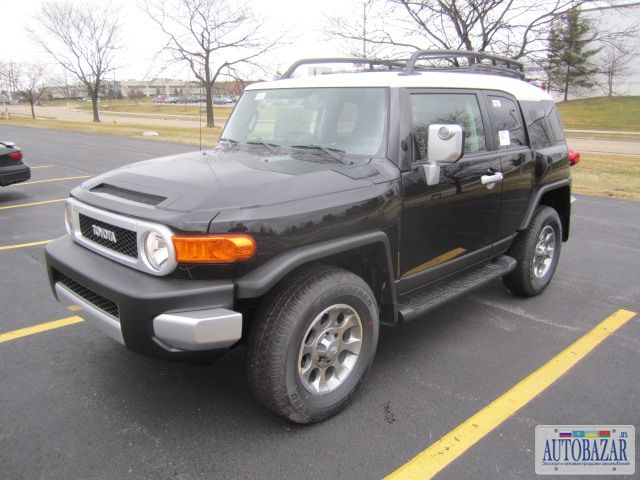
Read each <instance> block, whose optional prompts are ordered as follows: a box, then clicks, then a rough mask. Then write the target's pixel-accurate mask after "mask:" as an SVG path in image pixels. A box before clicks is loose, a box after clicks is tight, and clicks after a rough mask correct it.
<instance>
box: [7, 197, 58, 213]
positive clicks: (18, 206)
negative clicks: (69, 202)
mask: <svg viewBox="0 0 640 480" xmlns="http://www.w3.org/2000/svg"><path fill="white" fill-rule="evenodd" d="M65 200H66V198H57V199H55V200H44V201H42V202H33V203H21V204H18V205H7V206H5V207H0V210H11V209H12V208H23V207H35V206H36V205H46V204H48V203H58V202H64V201H65Z"/></svg>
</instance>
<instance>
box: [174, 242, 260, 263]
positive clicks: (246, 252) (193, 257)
mask: <svg viewBox="0 0 640 480" xmlns="http://www.w3.org/2000/svg"><path fill="white" fill-rule="evenodd" d="M172 240H173V246H174V247H175V249H176V260H177V261H178V263H233V262H244V261H246V260H249V259H250V258H251V257H253V256H254V255H255V253H256V250H257V247H256V241H255V240H254V239H253V238H251V237H250V236H248V235H174V236H173V237H172Z"/></svg>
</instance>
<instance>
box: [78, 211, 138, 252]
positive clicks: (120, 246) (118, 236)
mask: <svg viewBox="0 0 640 480" xmlns="http://www.w3.org/2000/svg"><path fill="white" fill-rule="evenodd" d="M79 217H80V231H81V232H82V236H83V237H85V238H88V239H89V240H91V241H92V242H95V243H97V244H98V245H102V246H103V247H105V248H108V249H109V250H114V251H116V252H118V253H122V254H123V255H127V256H129V257H133V258H138V240H137V237H136V232H134V231H132V230H127V229H126V228H121V227H116V226H115V225H111V224H109V223H106V222H101V221H100V220H96V219H93V218H91V217H88V216H86V215H83V214H82V213H81V214H80V215H79ZM94 226H96V227H100V228H102V229H105V230H108V231H109V232H113V235H114V236H115V240H116V241H115V242H113V241H111V240H108V239H106V238H102V237H99V236H98V235H96V234H95V233H94V231H93V227H94Z"/></svg>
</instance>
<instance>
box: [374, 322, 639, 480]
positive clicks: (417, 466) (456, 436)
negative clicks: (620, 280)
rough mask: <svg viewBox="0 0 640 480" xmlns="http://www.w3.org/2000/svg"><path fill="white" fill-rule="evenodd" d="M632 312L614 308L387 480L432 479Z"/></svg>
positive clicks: (574, 362)
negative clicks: (613, 310) (614, 309)
mask: <svg viewBox="0 0 640 480" xmlns="http://www.w3.org/2000/svg"><path fill="white" fill-rule="evenodd" d="M635 315H636V313H635V312H631V311H629V310H624V309H621V310H618V311H617V312H615V313H614V314H613V315H611V316H610V317H608V318H606V319H605V320H603V321H602V322H601V323H599V324H598V325H597V326H596V327H595V328H593V330H591V331H589V332H588V333H587V334H586V335H584V336H583V337H581V338H580V339H578V340H576V341H575V342H574V343H573V344H571V345H570V346H569V347H568V348H566V349H565V350H563V351H562V352H560V353H559V354H558V355H556V356H555V357H553V358H552V359H551V360H549V361H548V362H547V363H546V364H544V365H543V366H542V367H540V368H539V369H538V370H536V371H535V372H533V373H532V374H531V375H529V376H528V377H527V378H525V379H524V380H522V381H521V382H520V383H518V384H517V385H515V386H514V387H513V388H511V389H510V390H509V391H508V392H506V393H505V394H503V395H502V396H501V397H499V398H497V399H496V400H494V401H493V402H492V403H490V404H489V405H487V406H486V407H484V408H483V409H482V410H480V411H479V412H478V413H476V414H475V415H473V416H472V417H470V418H469V419H467V420H466V421H465V422H464V423H462V424H460V425H459V426H457V427H456V428H454V429H453V430H451V431H450V432H449V433H447V434H446V435H445V436H444V437H442V438H440V439H439V440H438V441H436V442H435V443H434V444H432V445H431V446H430V447H428V448H427V449H426V450H424V451H422V452H421V453H419V454H418V455H417V456H415V457H414V458H413V459H411V460H410V461H409V462H407V463H406V464H404V465H403V466H402V467H400V468H399V469H397V470H396V471H395V472H393V473H391V474H390V475H388V476H387V477H386V478H387V479H389V480H399V479H418V478H419V479H428V478H433V477H434V476H435V475H436V474H437V473H438V472H440V471H441V470H443V469H444V468H445V467H446V466H447V465H449V464H450V463H451V462H453V461H454V460H455V459H456V458H458V457H460V456H461V455H462V454H463V453H464V452H466V451H467V450H468V449H469V448H471V447H472V446H473V445H475V444H476V443H477V442H479V441H480V440H481V439H482V438H483V437H484V436H485V435H487V434H488V433H490V432H491V431H492V430H493V429H495V428H496V427H498V426H499V425H501V424H502V423H503V422H504V421H505V420H507V419H508V418H509V417H511V415H513V414H514V413H516V412H517V411H518V410H520V409H521V408H522V407H524V406H525V405H526V404H527V403H529V402H530V401H531V400H533V399H534V398H535V397H536V396H537V395H539V394H540V393H542V392H543V391H544V390H545V389H546V388H547V387H549V386H550V385H551V384H553V383H554V382H555V381H556V380H558V379H559V378H560V377H561V376H562V375H564V374H565V373H567V372H568V371H569V370H570V369H571V368H572V367H573V366H575V365H576V364H577V363H578V362H579V361H580V360H582V359H583V358H584V357H585V356H586V355H587V354H589V352H591V351H592V350H593V349H595V348H596V347H597V346H598V345H600V344H601V343H602V342H603V341H604V340H606V339H607V337H609V336H610V335H612V334H613V333H614V332H615V331H616V330H618V329H619V328H620V327H622V326H623V325H625V324H626V323H627V322H628V321H629V320H631V319H632V318H633V317H634V316H635Z"/></svg>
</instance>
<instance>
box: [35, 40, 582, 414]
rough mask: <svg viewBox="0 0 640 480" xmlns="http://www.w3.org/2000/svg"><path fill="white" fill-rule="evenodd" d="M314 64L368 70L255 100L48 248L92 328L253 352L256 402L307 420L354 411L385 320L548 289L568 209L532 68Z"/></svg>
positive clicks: (74, 199) (553, 125)
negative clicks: (214, 134)
mask: <svg viewBox="0 0 640 480" xmlns="http://www.w3.org/2000/svg"><path fill="white" fill-rule="evenodd" d="M454 57H456V58H460V57H464V58H465V59H466V60H465V62H466V64H467V66H466V67H455V68H453V67H452V68H448V67H446V66H444V67H443V66H442V65H441V66H440V67H439V68H438V67H437V66H435V67H434V66H433V65H434V62H435V63H436V64H437V63H438V62H442V61H443V59H444V61H447V59H451V58H454ZM425 60H426V62H425ZM323 61H325V62H327V63H339V62H340V63H347V62H349V63H352V64H353V63H357V64H358V66H359V67H360V68H359V69H360V70H361V71H359V72H355V73H336V74H331V75H322V76H310V77H294V76H293V75H292V73H293V72H294V70H295V69H296V68H299V67H300V66H303V65H305V64H309V63H317V62H318V60H317V59H316V60H305V61H300V62H297V63H296V64H294V65H293V66H292V68H291V69H290V70H289V71H288V72H287V73H286V74H285V75H284V76H283V78H281V79H280V80H277V81H274V82H268V83H258V84H254V85H251V86H249V87H248V88H247V89H246V91H245V92H244V94H243V95H242V97H241V98H240V100H239V102H238V104H237V106H236V107H235V109H234V111H233V114H232V115H231V117H230V118H229V121H228V123H227V125H226V127H225V128H224V131H223V133H222V137H221V139H220V143H219V145H218V146H217V147H216V148H214V149H212V150H208V151H199V152H194V153H190V154H184V155H175V156H171V157H166V158H161V159H155V160H150V161H144V162H140V163H136V164H132V165H129V166H126V167H123V168H120V169H118V170H115V171H112V172H108V173H105V174H103V175H100V176H98V177H95V178H93V179H91V180H89V181H86V182H84V183H83V184H82V186H80V187H78V188H76V189H74V190H73V191H72V192H71V197H70V198H69V200H68V203H67V207H66V226H67V230H68V232H69V234H68V235H65V236H64V237H62V238H59V239H58V240H56V241H54V242H53V243H51V244H49V245H48V246H47V249H46V262H47V267H48V273H49V278H50V281H51V285H52V287H53V290H54V292H55V295H56V297H57V298H58V300H59V301H60V302H63V303H65V304H69V305H70V304H73V305H79V306H80V307H82V309H83V310H84V313H83V316H84V318H85V319H86V320H87V321H88V322H90V323H92V324H94V325H95V326H96V327H98V328H99V329H101V330H103V331H104V332H105V333H107V334H108V335H110V336H112V337H113V338H115V339H116V340H117V341H119V342H120V343H122V344H124V345H125V346H126V347H128V348H129V349H131V350H133V351H136V352H139V353H143V354H146V355H152V356H156V357H165V358H193V357H197V356H210V355H212V354H213V353H214V352H219V351H224V350H225V349H228V348H230V347H234V346H236V345H239V344H244V345H246V355H247V361H246V365H247V373H248V379H249V384H250V386H251V389H252V391H253V392H254V393H255V395H256V396H257V397H258V398H259V399H260V400H261V401H262V402H263V403H264V404H265V405H266V406H267V407H269V408H270V409H271V410H273V411H274V412H275V413H277V414H279V415H281V416H283V417H285V418H288V419H290V420H292V421H294V422H299V423H309V422H314V421H319V420H322V419H324V418H327V417H328V416H330V415H332V414H334V413H336V412H338V411H339V410H340V409H341V408H343V407H344V406H345V405H346V404H347V403H348V402H349V401H350V400H351V398H352V396H353V394H354V393H355V391H356V390H357V388H358V386H359V385H360V384H361V382H362V381H363V379H364V377H365V373H366V371H367V370H368V368H369V367H370V365H371V363H372V360H373V357H374V354H375V350H376V345H377V342H378V334H379V326H380V325H381V324H384V325H397V324H401V323H403V322H407V321H409V320H413V319H416V318H421V317H423V316H424V313H425V312H427V311H429V310H430V309H433V308H434V307H436V306H438V305H440V304H442V303H443V302H445V301H448V300H450V299H452V298H454V297H456V296H458V295H461V294H463V293H465V292H468V291H469V290H471V289H473V288H476V287H478V286H480V285H483V284H485V283H486V282H489V281H491V280H493V279H496V278H499V277H502V278H503V280H504V284H505V285H506V286H507V287H508V288H509V289H510V290H512V291H513V292H514V293H516V294H518V295H524V296H532V295H537V294H539V293H541V292H542V291H543V290H544V289H545V288H546V287H547V285H548V284H549V282H550V281H551V278H552V277H553V274H554V271H555V269H556V266H557V264H558V259H559V256H560V248H561V245H562V242H563V241H566V240H567V238H568V236H569V218H570V206H571V202H570V198H571V195H570V174H569V167H570V160H569V155H568V150H567V145H566V142H565V140H564V134H563V129H562V126H561V123H560V119H559V118H558V114H557V112H556V109H555V107H554V103H553V101H552V100H551V98H550V97H549V96H548V95H547V94H546V93H545V92H544V91H542V90H540V89H539V88H536V87H534V86H533V85H530V84H528V83H526V82H525V81H523V80H522V78H523V70H522V65H521V64H519V63H517V62H513V61H511V60H508V59H505V58H500V57H495V56H490V55H485V54H476V53H470V52H458V51H444V52H443V51H436V52H434V51H418V52H416V53H415V54H414V55H413V56H412V57H411V58H410V59H409V60H406V61H393V62H390V61H376V60H354V59H348V60H345V59H323ZM449 64H452V63H449Z"/></svg>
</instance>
